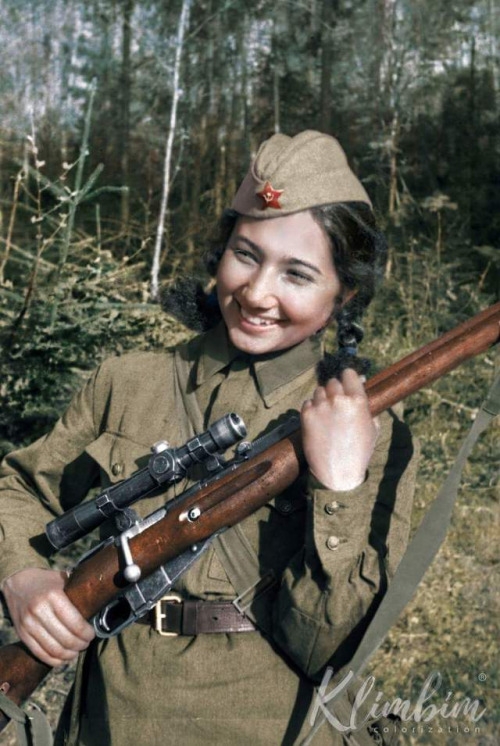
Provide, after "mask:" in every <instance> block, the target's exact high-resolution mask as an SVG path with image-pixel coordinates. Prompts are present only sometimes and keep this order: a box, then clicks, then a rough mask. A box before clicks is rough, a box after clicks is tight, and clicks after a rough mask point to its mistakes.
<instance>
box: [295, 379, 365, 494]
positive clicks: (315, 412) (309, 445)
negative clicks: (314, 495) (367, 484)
mask: <svg viewBox="0 0 500 746" xmlns="http://www.w3.org/2000/svg"><path fill="white" fill-rule="evenodd" d="M301 423H302V442H303V446H304V454H305V457H306V459H307V463H308V465H309V469H310V471H311V473H312V474H313V475H314V476H315V477H316V478H317V479H318V480H319V481H320V482H322V483H323V484H324V485H325V487H328V488H329V489H332V490H339V491H345V490H351V489H354V488H355V487H357V486H358V485H360V484H361V483H362V482H363V481H364V479H365V475H366V470H367V468H368V464H369V462H370V458H371V456H372V453H373V451H374V448H375V443H376V440H377V434H378V430H379V424H378V420H377V419H375V418H373V417H372V416H371V413H370V408H369V405H368V397H367V396H366V392H365V389H364V386H363V379H362V378H361V377H360V376H359V375H358V374H357V373H356V372H355V371H354V370H352V369H351V368H348V369H347V370H345V371H344V372H343V374H342V380H341V381H339V380H338V379H336V378H332V379H330V380H329V381H328V383H327V384H326V386H318V388H317V389H316V390H315V391H314V394H313V397H312V399H308V400H307V401H305V402H304V404H303V406H302V411H301Z"/></svg>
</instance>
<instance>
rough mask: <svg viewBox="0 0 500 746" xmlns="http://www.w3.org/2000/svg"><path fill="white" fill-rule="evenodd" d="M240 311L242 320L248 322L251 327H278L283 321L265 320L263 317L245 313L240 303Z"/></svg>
mask: <svg viewBox="0 0 500 746" xmlns="http://www.w3.org/2000/svg"><path fill="white" fill-rule="evenodd" d="M238 310H239V312H240V315H241V317H242V319H243V320H244V321H246V322H247V324H251V326H255V327H266V326H277V325H278V324H279V323H280V322H281V321H282V319H274V318H272V319H270V318H265V317H263V316H255V315H253V314H251V313H249V312H248V311H245V309H244V308H243V307H242V306H240V304H239V303H238Z"/></svg>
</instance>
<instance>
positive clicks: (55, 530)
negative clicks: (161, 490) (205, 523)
mask: <svg viewBox="0 0 500 746" xmlns="http://www.w3.org/2000/svg"><path fill="white" fill-rule="evenodd" d="M246 432H247V431H246V427H245V423H244V422H243V420H242V419H241V417H240V416H239V415H237V414H235V413H234V412H233V413H231V414H226V415H225V416H224V417H221V418H220V419H219V420H217V421H216V422H214V423H213V424H212V425H210V427H209V428H208V430H206V431H205V432H204V433H202V434H201V435H196V436H195V437H194V438H191V439H190V440H188V441H187V443H186V444H185V445H183V446H181V447H180V448H170V447H169V445H168V443H166V442H165V441H161V442H160V443H156V444H155V445H154V446H153V448H152V451H153V455H152V456H151V458H150V459H149V463H148V465H147V466H146V467H144V468H143V469H139V470H138V471H136V472H135V473H134V474H132V476H130V477H129V478H128V479H124V480H123V481H122V482H118V483H117V484H114V485H113V486H111V487H108V488H107V489H106V490H104V492H101V493H100V494H99V495H98V496H97V497H95V498H94V499H93V500H88V501H86V502H84V503H82V504H81V505H77V506H76V507H75V508H72V509H71V510H68V511H67V512H66V513H64V514H63V515H62V516H59V517H58V518H55V519H54V520H53V521H51V522H50V523H48V524H47V526H46V528H45V532H46V534H47V537H48V539H49V541H50V543H51V544H52V546H54V547H55V548H56V549H62V548H63V547H67V546H68V545H69V544H72V543H73V542H74V541H76V540H77V539H80V538H81V537H82V536H85V534H88V533H89V532H90V531H93V530H94V529H95V528H97V527H98V526H100V525H101V523H103V522H104V521H105V520H106V519H107V518H111V517H113V516H115V515H116V514H117V513H119V512H120V511H123V510H124V509H125V508H127V507H128V506H129V505H132V504H133V503H134V502H136V501H137V500H140V499H141V498H142V497H146V495H148V494H149V493H150V492H152V491H153V490H154V489H156V488H157V487H159V486H160V485H163V484H165V485H169V484H173V483H175V482H178V481H179V480H180V479H183V477H184V476H185V474H186V472H187V471H188V470H189V469H190V467H192V466H194V465H195V464H199V463H203V462H206V461H208V460H209V459H211V458H213V457H214V456H215V454H217V453H222V452H223V451H225V450H227V449H228V448H230V447H231V446H232V445H234V444H235V443H237V442H238V441H239V440H241V439H242V438H244V437H245V435H246Z"/></svg>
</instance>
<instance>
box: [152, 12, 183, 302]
mask: <svg viewBox="0 0 500 746" xmlns="http://www.w3.org/2000/svg"><path fill="white" fill-rule="evenodd" d="M190 5H191V0H183V2H182V10H181V15H180V18H179V26H178V28H177V45H176V50H175V64H174V86H173V96H172V109H171V111H170V128H169V132H168V138H167V146H166V150H165V161H164V165H163V190H162V196H161V205H160V215H159V218H158V228H157V231H156V241H155V247H154V253H153V266H152V268H151V297H152V299H153V300H157V298H158V289H159V285H160V281H159V276H160V255H161V246H162V240H163V236H164V234H165V217H166V214H167V206H168V196H169V191H170V171H171V167H172V150H173V146H174V138H175V128H176V124H177V104H178V102H179V97H180V88H179V80H180V67H181V56H182V49H183V46H184V34H185V30H186V27H187V25H188V19H189V7H190ZM167 249H168V247H167V246H166V247H165V253H166V252H167Z"/></svg>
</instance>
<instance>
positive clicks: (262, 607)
mask: <svg viewBox="0 0 500 746" xmlns="http://www.w3.org/2000/svg"><path fill="white" fill-rule="evenodd" d="M174 362H175V375H176V382H175V385H176V391H175V393H176V398H177V399H178V400H179V401H181V402H182V404H183V406H184V410H185V414H186V418H185V420H184V422H185V425H184V427H186V428H187V432H185V433H184V436H185V440H187V439H189V438H191V437H193V435H195V434H196V433H201V432H203V429H204V422H203V415H202V413H201V410H200V407H199V404H198V400H197V399H196V395H195V393H194V390H191V388H190V385H189V366H188V364H187V361H186V360H185V359H184V358H183V357H182V355H181V353H180V351H179V350H178V349H177V350H176V351H175V358H174ZM214 546H215V551H216V552H217V557H218V558H219V560H220V562H221V564H222V566H223V568H224V570H225V572H226V575H227V576H228V578H229V582H230V583H231V585H232V586H233V588H234V590H235V591H236V593H237V594H238V597H237V598H236V599H235V601H234V603H235V605H236V607H237V608H238V609H239V610H240V611H241V613H243V614H245V616H247V617H248V618H249V619H250V620H251V621H252V622H254V624H256V625H257V626H258V627H260V628H261V629H262V630H263V631H264V632H270V628H271V612H270V600H271V597H270V594H269V593H267V591H268V590H269V589H270V588H271V587H272V586H273V585H274V584H275V578H274V575H273V574H272V573H271V572H268V573H265V574H264V576H262V575H261V570H260V566H259V560H258V557H257V553H256V552H255V550H254V548H253V547H252V545H251V544H250V542H249V541H248V539H247V537H246V536H245V533H244V531H243V529H242V527H241V525H240V524H237V525H236V526H233V527H232V528H230V529H228V530H227V531H225V532H224V533H223V534H221V536H218V537H217V538H216V539H215V542H214Z"/></svg>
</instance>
